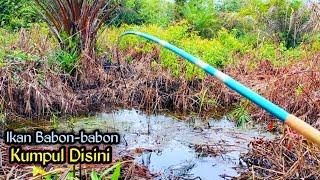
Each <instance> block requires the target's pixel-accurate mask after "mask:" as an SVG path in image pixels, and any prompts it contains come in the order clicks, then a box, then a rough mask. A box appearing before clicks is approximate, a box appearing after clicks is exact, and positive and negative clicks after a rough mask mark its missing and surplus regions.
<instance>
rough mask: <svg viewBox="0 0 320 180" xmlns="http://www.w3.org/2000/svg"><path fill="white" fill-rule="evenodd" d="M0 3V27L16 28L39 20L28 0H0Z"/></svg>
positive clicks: (27, 25) (31, 3)
mask: <svg viewBox="0 0 320 180" xmlns="http://www.w3.org/2000/svg"><path fill="white" fill-rule="evenodd" d="M0 4H1V6H0V27H4V28H9V29H18V28H21V27H29V24H30V23H33V22H39V21H40V19H39V18H38V15H37V13H36V10H35V9H34V8H33V7H34V4H33V2H32V1H30V0H0Z"/></svg>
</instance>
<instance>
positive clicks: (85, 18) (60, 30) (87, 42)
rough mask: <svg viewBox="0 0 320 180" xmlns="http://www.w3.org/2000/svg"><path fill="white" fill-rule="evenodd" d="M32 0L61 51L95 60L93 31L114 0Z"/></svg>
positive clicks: (96, 31) (95, 35)
mask: <svg viewBox="0 0 320 180" xmlns="http://www.w3.org/2000/svg"><path fill="white" fill-rule="evenodd" d="M34 1H35V2H36V4H37V5H38V6H39V7H40V9H41V11H40V13H41V14H42V16H43V18H44V20H45V21H46V22H47V24H48V25H49V28H50V29H51V31H52V32H53V34H54V36H55V37H56V39H57V40H58V42H59V45H60V47H61V49H62V50H63V51H65V52H67V53H69V54H72V55H76V56H77V57H82V58H83V59H84V60H85V61H89V60H90V61H95V60H96V57H95V56H96V55H95V54H96V53H95V50H96V41H97V33H98V31H99V29H100V28H101V27H102V25H103V24H104V22H105V21H106V20H107V19H108V17H110V15H111V13H112V12H113V10H114V9H115V7H116V6H115V3H114V1H111V0H110V1H106V0H34Z"/></svg>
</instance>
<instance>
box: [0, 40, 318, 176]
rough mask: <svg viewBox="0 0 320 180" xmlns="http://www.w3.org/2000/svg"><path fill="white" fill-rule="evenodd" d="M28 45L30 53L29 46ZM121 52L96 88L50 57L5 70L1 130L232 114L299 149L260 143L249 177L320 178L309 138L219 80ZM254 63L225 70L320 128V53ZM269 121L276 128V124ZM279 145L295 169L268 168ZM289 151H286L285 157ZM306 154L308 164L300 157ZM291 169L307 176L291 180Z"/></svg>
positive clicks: (0, 87)
mask: <svg viewBox="0 0 320 180" xmlns="http://www.w3.org/2000/svg"><path fill="white" fill-rule="evenodd" d="M20 45H21V46H22V47H23V46H24V44H23V40H21V43H20ZM26 47H27V46H26ZM43 49H44V51H46V50H45V49H49V48H47V47H45V46H44V47H43ZM117 50H118V49H117V48H116V47H114V48H112V50H111V51H110V52H109V56H106V57H101V58H100V59H99V62H100V64H99V65H97V68H98V69H99V71H98V72H99V73H98V76H99V79H100V80H99V81H96V83H94V84H91V85H90V86H88V85H84V84H81V83H82V81H79V79H77V77H76V76H71V75H69V74H64V73H58V72H57V71H55V70H54V68H52V65H50V63H48V61H46V59H45V58H44V60H40V61H20V60H16V59H13V60H12V59H7V60H5V66H2V67H1V69H0V105H1V111H2V114H3V115H4V116H5V121H4V122H2V123H1V126H2V127H1V129H5V128H7V127H8V126H7V124H8V123H7V122H11V121H19V120H21V119H24V120H25V119H32V121H36V120H38V121H40V120H43V119H46V120H47V121H48V120H49V119H52V117H54V116H81V115H88V114H94V113H96V112H102V111H103V112H105V111H112V110H115V109H119V108H129V109H130V108H135V109H140V110H143V111H146V112H149V113H154V112H164V111H167V112H171V113H175V114H180V115H181V114H182V115H185V116H187V115H188V114H191V113H196V114H198V115H199V116H200V117H203V118H206V117H207V118H208V117H212V116H217V115H225V114H231V116H229V117H232V118H234V119H235V120H236V121H237V120H243V121H250V122H253V123H256V122H260V123H262V127H265V128H268V130H270V131H276V132H280V133H283V134H286V135H285V137H284V138H285V141H290V142H291V141H298V142H299V143H298V144H294V145H292V146H291V145H290V148H288V144H286V143H283V142H284V140H279V139H276V140H275V141H272V142H270V141H261V142H260V141H253V142H252V146H251V147H250V148H251V150H250V151H249V154H248V155H247V162H248V163H247V165H248V167H249V169H250V168H251V169H250V171H248V173H247V175H248V176H250V177H252V176H258V177H262V178H264V177H269V176H272V175H274V173H275V172H277V173H276V175H277V176H279V177H290V178H303V177H309V176H308V175H310V177H317V176H318V174H315V175H312V173H311V174H310V173H309V172H312V171H311V170H312V168H311V170H310V166H313V167H319V156H318V154H319V148H316V147H314V146H311V145H308V143H307V142H306V140H305V139H303V137H301V136H299V135H297V134H295V133H294V132H292V131H291V130H290V129H288V128H287V127H284V126H283V125H282V124H280V123H277V121H276V120H275V119H274V117H271V116H270V115H268V114H267V113H266V112H265V111H264V110H262V109H261V108H259V107H257V106H255V105H253V104H251V103H249V102H248V101H247V100H245V99H244V98H242V97H241V96H239V95H238V94H236V93H235V92H233V91H231V90H229V89H228V88H227V87H225V86H224V85H222V84H221V83H220V82H219V81H218V80H216V79H214V78H212V77H210V76H204V77H203V78H200V77H196V76H195V77H194V78H191V79H187V78H185V75H184V74H183V72H182V73H181V76H180V77H177V76H175V75H173V74H172V71H171V70H170V69H168V68H165V67H163V66H162V64H161V63H160V62H159V61H160V60H161V58H160V55H159V49H158V48H155V47H154V48H152V50H151V51H150V52H141V51H136V50H134V49H130V50H121V51H120V53H119V56H117ZM128 59H131V61H128ZM250 60H251V59H250V57H247V56H243V58H241V60H239V62H237V63H236V64H232V65H231V64H230V65H226V66H225V67H224V68H223V69H222V70H223V71H224V72H225V73H227V74H229V75H231V76H233V77H234V78H235V79H237V80H239V81H240V82H242V83H243V84H245V85H247V86H248V87H249V88H252V89H254V90H255V91H257V92H259V93H260V94H262V95H263V96H265V97H266V98H268V99H270V100H271V101H272V102H274V103H276V104H279V105H280V106H282V107H284V108H285V109H286V110H288V111H289V112H291V113H294V114H296V115H297V116H298V117H300V118H301V119H303V120H305V121H306V122H308V123H310V124H311V125H313V126H314V127H316V128H318V129H319V128H320V123H319V122H320V116H319V112H320V92H319V87H320V79H319V78H318V77H319V76H320V67H319V64H320V54H319V53H315V54H313V55H310V56H309V57H305V58H304V59H302V60H299V61H295V62H292V63H290V64H289V65H286V66H283V67H276V66H274V65H273V64H272V63H271V62H270V61H268V60H262V61H260V62H257V64H256V67H255V68H250V66H248V63H249V61H250ZM178 61H179V62H181V61H183V60H182V59H178ZM118 62H119V63H118ZM221 112H222V113H221ZM244 116H245V117H244ZM269 122H274V123H273V124H272V125H270V123H269ZM240 124H241V123H240ZM288 134H289V135H288ZM273 143H274V144H275V146H277V147H278V148H284V149H286V151H289V154H290V157H291V156H293V157H296V158H289V159H285V160H284V161H285V162H286V163H287V162H288V163H287V164H286V166H284V165H283V166H279V163H280V162H277V161H276V160H275V159H277V158H279V157H282V156H285V157H287V156H288V155H287V154H286V153H279V154H275V155H274V156H267V159H268V162H269V163H264V162H263V163H260V161H259V159H261V156H262V155H263V156H265V155H266V154H270V153H271V151H268V149H267V147H269V145H270V144H273ZM257 144H258V145H257ZM257 149H260V150H261V149H265V150H264V151H262V152H265V154H263V153H262V152H260V151H259V150H258V151H257ZM282 150H283V149H279V151H280V152H283V151H282ZM258 152H259V153H258ZM302 152H303V153H302ZM261 153H262V154H261ZM301 153H302V154H301ZM306 153H307V154H308V158H309V160H308V161H303V160H301V158H298V157H301V155H305V154H306ZM257 159H258V160H257ZM297 162H298V163H297ZM310 163H312V164H310ZM270 164H271V165H270ZM253 167H254V168H253ZM257 167H258V168H257ZM281 168H282V169H281ZM286 168H288V169H286ZM261 169H263V170H261ZM265 169H271V170H270V171H267V170H265ZM318 169H319V168H318ZM280 170H281V171H280ZM286 170H287V171H289V172H296V171H298V172H299V173H298V175H297V174H295V173H284V171H286ZM300 172H301V173H300Z"/></svg>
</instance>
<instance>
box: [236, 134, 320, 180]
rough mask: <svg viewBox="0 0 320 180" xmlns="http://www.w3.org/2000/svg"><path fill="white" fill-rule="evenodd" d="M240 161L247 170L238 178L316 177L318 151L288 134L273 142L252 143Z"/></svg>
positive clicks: (319, 171)
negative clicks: (244, 163)
mask: <svg viewBox="0 0 320 180" xmlns="http://www.w3.org/2000/svg"><path fill="white" fill-rule="evenodd" d="M242 159H243V160H244V162H246V165H247V166H248V171H247V172H246V173H243V174H242V176H241V177H240V178H239V179H248V178H252V179H319V178H320V148H319V147H317V146H316V145H310V144H308V143H307V142H306V141H305V140H303V138H298V139H297V138H293V137H292V136H290V135H289V134H287V135H285V136H283V137H282V138H277V139H275V140H273V141H265V140H262V139H256V140H254V141H252V142H251V143H250V151H249V153H248V154H246V155H244V156H243V157H242Z"/></svg>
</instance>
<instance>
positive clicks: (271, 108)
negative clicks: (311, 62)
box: [120, 31, 320, 146]
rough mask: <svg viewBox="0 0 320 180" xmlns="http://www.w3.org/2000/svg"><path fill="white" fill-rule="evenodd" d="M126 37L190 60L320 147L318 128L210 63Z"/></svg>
mask: <svg viewBox="0 0 320 180" xmlns="http://www.w3.org/2000/svg"><path fill="white" fill-rule="evenodd" d="M126 35H136V36H140V37H143V38H145V39H147V40H150V41H152V42H155V43H157V44H160V45H161V46H163V47H164V48H166V49H169V50H170V51H172V52H174V53H175V54H177V55H179V56H181V57H183V58H184V59H186V60H188V61H189V62H191V63H193V64H195V65H197V66H199V67H200V68H201V69H203V70H204V71H205V72H207V73H208V74H210V75H212V76H214V77H216V78H217V79H219V80H220V81H221V82H223V83H224V84H225V85H226V86H228V87H229V88H231V89H232V90H234V91H236V92H238V93H239V94H241V95H242V96H244V97H245V98H247V99H249V100H250V101H252V102H253V103H255V104H257V105H258V106H260V107H261V108H263V109H265V110H266V111H268V112H269V113H270V114H272V115H273V116H275V117H277V118H278V119H279V120H280V121H281V122H283V123H286V124H287V125H288V126H290V127H291V128H292V129H294V130H296V131H297V132H298V133H300V134H301V135H303V136H304V137H306V138H307V139H308V140H309V141H311V142H313V143H315V144H317V145H318V146H320V131H319V130H317V129H316V128H314V127H312V126H311V125H309V124H308V123H306V122H304V121H302V120H301V119H299V118H298V117H296V116H295V115H293V114H290V113H288V112H287V111H286V110H284V109H283V108H281V107H279V106H277V105H275V104H273V103H272V102H270V101H269V100H267V99H266V98H264V97H263V96H261V95H259V94H257V93H256V92H254V91H252V90H251V89H249V88H247V87H246V86H244V85H243V84H241V83H239V82H238V81H236V80H234V79H233V78H232V77H230V76H228V75H227V74H225V73H223V72H221V71H219V70H218V69H216V68H214V67H212V66H211V65H209V64H208V63H206V62H204V61H202V60H201V59H199V58H197V57H195V56H193V55H191V54H189V53H187V52H186V51H184V50H182V49H180V48H178V47H176V46H174V45H172V44H170V43H168V42H167V41H163V40H161V39H159V38H157V37H155V36H152V35H149V34H146V33H141V32H137V31H127V32H125V33H123V34H121V36H120V38H121V37H123V36H126Z"/></svg>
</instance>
